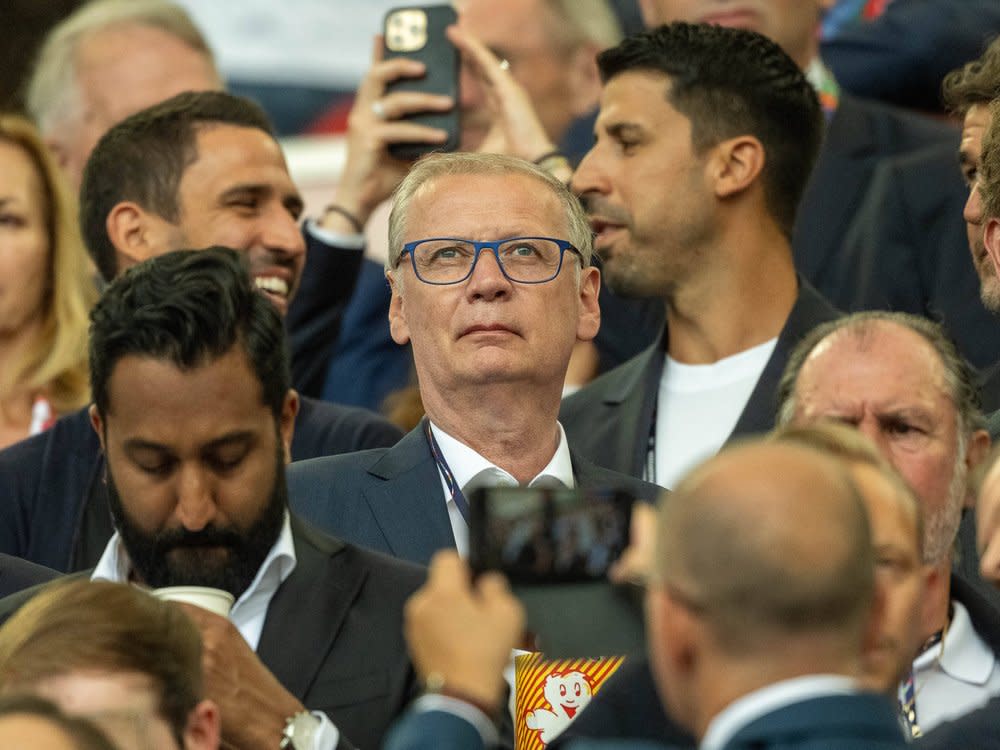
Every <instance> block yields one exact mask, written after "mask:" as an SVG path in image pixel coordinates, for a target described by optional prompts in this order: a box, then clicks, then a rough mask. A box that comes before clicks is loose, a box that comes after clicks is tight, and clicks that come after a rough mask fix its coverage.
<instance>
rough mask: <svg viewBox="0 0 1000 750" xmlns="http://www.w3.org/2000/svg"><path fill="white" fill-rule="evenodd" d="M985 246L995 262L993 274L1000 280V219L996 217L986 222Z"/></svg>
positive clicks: (974, 188) (984, 231)
mask: <svg viewBox="0 0 1000 750" xmlns="http://www.w3.org/2000/svg"><path fill="white" fill-rule="evenodd" d="M972 189H973V190H978V189H979V188H976V187H973V188H972ZM983 244H984V245H985V246H986V253H987V254H988V255H989V256H990V260H991V261H992V262H993V274H994V275H995V276H996V277H997V278H1000V218H998V217H995V216H994V217H992V218H989V219H987V220H986V225H985V226H984V227H983Z"/></svg>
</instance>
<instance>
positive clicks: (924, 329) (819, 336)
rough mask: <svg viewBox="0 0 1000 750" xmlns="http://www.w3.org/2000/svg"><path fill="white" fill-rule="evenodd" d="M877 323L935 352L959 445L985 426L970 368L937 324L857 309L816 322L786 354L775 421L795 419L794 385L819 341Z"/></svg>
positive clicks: (863, 332) (862, 331) (867, 330)
mask: <svg viewBox="0 0 1000 750" xmlns="http://www.w3.org/2000/svg"><path fill="white" fill-rule="evenodd" d="M879 323H894V324H896V325H898V326H900V327H901V328H906V329H908V330H910V331H913V332H914V333H915V334H917V335H918V336H920V337H921V338H923V339H924V340H925V341H926V342H927V343H928V344H930V345H931V348H932V349H934V351H935V352H936V353H937V355H938V360H939V361H940V362H941V369H942V371H943V374H944V382H945V388H946V390H947V394H948V397H949V398H950V399H951V402H952V405H953V406H954V407H955V412H956V415H957V419H958V435H959V440H960V441H962V442H961V445H964V444H965V441H966V440H967V439H968V437H969V435H971V434H972V433H973V432H975V431H976V430H979V429H982V428H983V427H984V426H985V420H984V419H983V413H982V408H981V407H980V403H979V389H978V388H977V387H976V379H975V375H974V374H973V371H972V368H971V367H970V366H969V363H968V362H966V361H965V359H964V358H963V357H962V355H961V354H959V353H958V349H956V348H955V344H954V343H952V341H951V339H949V338H948V335H947V334H946V333H945V331H944V328H943V327H942V326H941V325H940V324H938V323H935V322H933V321H930V320H927V319H926V318H921V317H920V316H918V315H911V314H909V313H901V312H886V311H884V310H867V311H865V312H858V313H854V314H853V315H847V316H845V317H843V318H838V319H837V320H832V321H830V322H828V323H823V324H822V325H818V326H816V327H815V328H814V329H812V330H811V331H810V332H809V333H807V334H806V335H805V336H804V337H803V338H802V340H801V341H800V342H799V343H798V345H797V346H796V347H795V349H793V350H792V353H791V355H790V356H789V357H788V363H787V364H786V365H785V372H784V373H783V374H782V376H781V381H780V383H779V384H778V413H777V423H778V424H779V425H786V424H789V423H790V422H791V421H792V420H793V419H794V418H795V414H796V411H797V409H798V404H797V402H796V395H797V394H796V386H797V384H798V380H799V373H800V372H801V371H802V366H803V365H804V364H805V362H806V360H807V359H809V355H810V354H812V352H813V350H814V349H815V348H816V347H817V346H819V344H820V343H821V342H823V341H824V340H825V339H827V338H828V337H830V336H831V335H833V334H834V333H837V332H839V331H848V332H850V333H851V334H852V335H854V336H856V337H857V338H864V337H866V336H869V335H872V334H873V333H874V332H875V329H876V327H877V326H878V324H879Z"/></svg>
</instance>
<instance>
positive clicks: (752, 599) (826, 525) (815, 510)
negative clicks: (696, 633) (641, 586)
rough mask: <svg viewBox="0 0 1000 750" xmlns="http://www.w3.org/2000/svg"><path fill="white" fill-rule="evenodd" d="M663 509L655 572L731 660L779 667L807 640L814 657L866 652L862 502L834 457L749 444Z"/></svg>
mask: <svg viewBox="0 0 1000 750" xmlns="http://www.w3.org/2000/svg"><path fill="white" fill-rule="evenodd" d="M661 502H662V506H661V511H660V523H659V536H658V540H657V573H658V577H659V579H660V581H661V583H662V585H663V586H664V587H665V588H666V590H667V592H668V593H669V594H670V595H671V596H676V598H678V599H679V600H680V601H681V602H682V603H683V604H684V606H686V607H688V608H690V609H691V610H692V611H694V612H696V613H697V614H698V616H699V617H700V618H701V620H702V622H703V623H704V625H705V626H706V628H707V629H708V632H709V633H710V638H711V641H712V643H713V644H714V645H715V647H716V649H717V650H718V652H719V653H720V654H722V656H723V658H724V659H731V660H732V659H735V660H740V661H746V660H748V659H749V660H760V659H765V660H768V662H769V663H770V664H772V665H779V666H772V667H771V668H770V669H771V671H774V670H775V669H777V670H780V669H781V667H780V665H781V662H782V660H783V659H785V658H786V657H785V656H784V650H785V649H789V647H790V646H791V645H792V644H794V643H800V642H808V643H810V644H817V646H818V647H817V648H816V650H815V653H816V658H817V660H819V659H823V658H826V659H829V658H830V657H831V654H832V655H833V656H834V657H836V658H842V659H845V660H848V661H846V662H845V663H850V662H849V660H850V659H851V658H852V657H859V656H860V652H861V646H862V642H863V633H864V629H865V627H866V626H867V624H868V621H869V617H870V608H871V602H872V597H873V591H874V583H873V575H874V560H873V553H872V547H871V538H870V532H869V526H868V520H867V515H866V511H865V508H864V505H863V504H862V501H861V498H860V497H859V495H858V493H857V491H856V489H855V488H854V485H853V483H852V482H851V480H850V479H849V477H848V475H847V474H846V472H845V471H844V470H843V468H842V467H841V466H840V465H839V464H838V462H837V461H835V460H834V459H832V458H831V457H829V456H827V455H824V454H823V453H820V452H819V451H816V450H813V449H811V448H807V447H804V446H801V445H787V444H767V443H763V444H762V443H748V444H745V445H741V446H736V447H734V448H731V449H727V450H725V451H723V452H722V453H720V454H719V455H718V456H716V457H715V458H713V459H710V460H709V461H707V462H706V463H705V464H703V465H702V466H701V467H699V468H698V469H696V470H695V471H694V472H692V473H691V474H689V475H688V476H687V477H686V478H685V479H684V480H683V481H682V482H681V483H680V484H679V485H678V486H677V488H676V489H675V490H674V492H673V493H671V494H670V495H667V496H665V497H664V499H663V500H662V501H661ZM794 653H795V655H796V657H801V655H802V652H801V650H796V651H794ZM817 663H820V662H819V661H818V662H817ZM790 669H791V670H792V671H793V672H798V673H808V672H809V665H808V664H795V665H793V666H791V667H790ZM789 676H791V675H789Z"/></svg>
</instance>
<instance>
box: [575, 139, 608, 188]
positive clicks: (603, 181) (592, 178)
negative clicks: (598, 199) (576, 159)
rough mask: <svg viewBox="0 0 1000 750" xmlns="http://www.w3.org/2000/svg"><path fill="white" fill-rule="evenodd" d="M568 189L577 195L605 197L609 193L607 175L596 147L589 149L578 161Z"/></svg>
mask: <svg viewBox="0 0 1000 750" xmlns="http://www.w3.org/2000/svg"><path fill="white" fill-rule="evenodd" d="M570 189H571V190H572V191H573V192H574V193H576V194H577V195H583V194H584V193H600V194H602V195H607V193H608V192H609V189H608V180H607V175H606V174H605V172H604V169H603V167H602V165H601V158H600V155H599V154H598V151H597V146H594V147H593V148H591V149H590V151H588V152H587V153H586V154H585V155H584V157H583V159H582V160H581V161H580V164H579V166H578V167H577V168H576V171H575V172H574V173H573V178H572V180H571V181H570Z"/></svg>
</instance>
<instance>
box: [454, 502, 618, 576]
mask: <svg viewBox="0 0 1000 750" xmlns="http://www.w3.org/2000/svg"><path fill="white" fill-rule="evenodd" d="M632 502H633V498H631V497H630V496H628V495H627V494H625V493H621V492H594V491H580V490H569V489H552V488H533V487H497V488H487V489H480V490H478V491H477V492H475V493H473V496H472V498H470V508H471V518H470V538H469V559H470V563H471V565H472V568H473V570H475V571H483V570H500V571H502V572H503V573H504V574H505V575H506V576H507V577H508V578H509V579H510V580H511V581H512V582H514V583H525V584H530V583H539V584H547V583H574V582H581V583H582V582H592V581H603V580H605V579H606V577H607V573H608V568H609V567H610V566H611V564H612V563H614V562H615V560H617V559H618V558H619V556H621V554H622V552H623V551H624V550H625V548H626V547H627V546H628V534H629V520H630V517H631V509H632Z"/></svg>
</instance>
